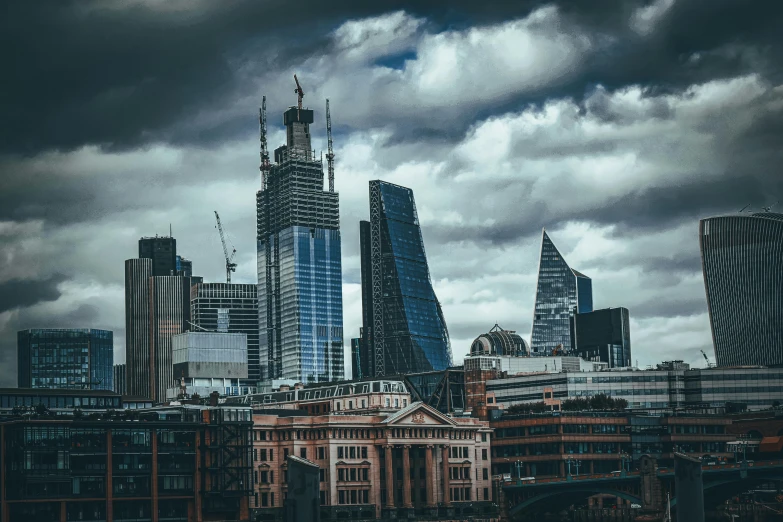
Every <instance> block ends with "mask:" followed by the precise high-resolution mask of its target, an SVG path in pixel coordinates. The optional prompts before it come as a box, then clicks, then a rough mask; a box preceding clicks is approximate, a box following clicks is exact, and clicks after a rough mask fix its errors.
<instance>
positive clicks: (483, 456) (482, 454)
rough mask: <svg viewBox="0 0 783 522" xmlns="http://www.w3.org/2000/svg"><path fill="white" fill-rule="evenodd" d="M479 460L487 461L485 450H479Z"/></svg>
mask: <svg viewBox="0 0 783 522" xmlns="http://www.w3.org/2000/svg"><path fill="white" fill-rule="evenodd" d="M481 460H487V448H482V449H481Z"/></svg>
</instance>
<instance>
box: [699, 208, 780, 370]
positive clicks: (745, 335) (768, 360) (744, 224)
mask: <svg viewBox="0 0 783 522" xmlns="http://www.w3.org/2000/svg"><path fill="white" fill-rule="evenodd" d="M699 246H700V247H701V259H702V268H703V270H704V287H705V290H706V292H707V305H708V310H709V315H710V326H711V327H712V339H713V343H714V345H715V357H716V360H717V364H718V366H747V365H757V364H759V365H765V366H779V365H783V214H776V213H773V212H764V213H756V214H739V215H733V216H722V217H714V218H708V219H702V220H701V221H700V222H699Z"/></svg>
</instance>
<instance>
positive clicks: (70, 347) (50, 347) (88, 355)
mask: <svg viewBox="0 0 783 522" xmlns="http://www.w3.org/2000/svg"><path fill="white" fill-rule="evenodd" d="M17 355H18V358H17V365H18V385H19V387H20V388H63V389H85V390H113V389H114V372H113V370H112V367H113V365H114V333H113V332H111V331H109V330H94V329H88V328H45V329H44V328H41V329H39V328H36V329H31V330H21V331H20V332H18V333H17Z"/></svg>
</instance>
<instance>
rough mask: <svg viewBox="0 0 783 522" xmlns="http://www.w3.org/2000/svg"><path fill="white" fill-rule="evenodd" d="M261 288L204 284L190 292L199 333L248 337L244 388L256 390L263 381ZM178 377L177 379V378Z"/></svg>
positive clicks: (196, 286)
mask: <svg viewBox="0 0 783 522" xmlns="http://www.w3.org/2000/svg"><path fill="white" fill-rule="evenodd" d="M257 292H258V288H257V287H256V285H244V284H228V283H201V284H194V285H193V286H192V287H191V292H190V308H191V313H192V315H193V319H192V321H193V324H194V325H196V327H197V328H196V330H198V329H199V328H203V329H204V330H207V331H210V332H229V333H244V334H246V335H247V361H246V364H247V377H246V378H243V380H242V384H248V385H250V386H257V385H258V381H260V380H261V365H260V361H259V350H258V299H257V297H256V295H257ZM175 377H176V375H175Z"/></svg>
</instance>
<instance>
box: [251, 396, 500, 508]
mask: <svg viewBox="0 0 783 522" xmlns="http://www.w3.org/2000/svg"><path fill="white" fill-rule="evenodd" d="M253 422H254V434H253V467H254V470H253V471H254V473H253V482H254V494H253V496H252V497H251V501H250V504H251V509H252V510H253V512H254V517H255V519H256V520H276V519H277V518H278V517H279V516H280V511H281V507H282V506H283V503H284V500H285V498H286V494H287V485H286V483H287V480H286V479H287V477H286V475H287V469H286V464H285V462H286V457H287V456H288V455H295V456H297V457H301V458H305V459H308V460H310V461H312V462H314V463H315V464H317V465H318V466H319V468H320V474H321V476H320V483H321V487H320V503H321V519H322V520H333V519H334V520H336V519H338V518H339V519H342V518H351V519H361V520H368V519H369V520H377V519H394V518H406V519H407V518H409V517H415V518H416V519H418V520H420V521H424V520H447V519H450V518H452V517H454V518H457V517H462V518H465V517H474V519H475V520H488V519H491V518H494V517H493V515H492V513H494V511H495V508H494V506H493V504H492V486H491V462H490V434H491V430H490V428H489V424H488V423H487V422H485V421H480V420H478V419H473V418H451V417H447V416H445V415H443V414H442V413H440V412H438V411H437V410H435V409H434V408H431V407H429V406H427V405H425V404H423V403H421V402H416V403H414V404H410V405H409V406H407V407H405V408H402V409H401V410H399V411H397V412H394V413H379V414H377V415H351V414H343V415H335V414H332V415H316V416H307V414H306V412H302V414H301V415H290V413H289V412H283V411H281V412H280V415H277V414H274V413H273V412H272V411H264V410H256V411H255V412H254V415H253Z"/></svg>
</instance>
